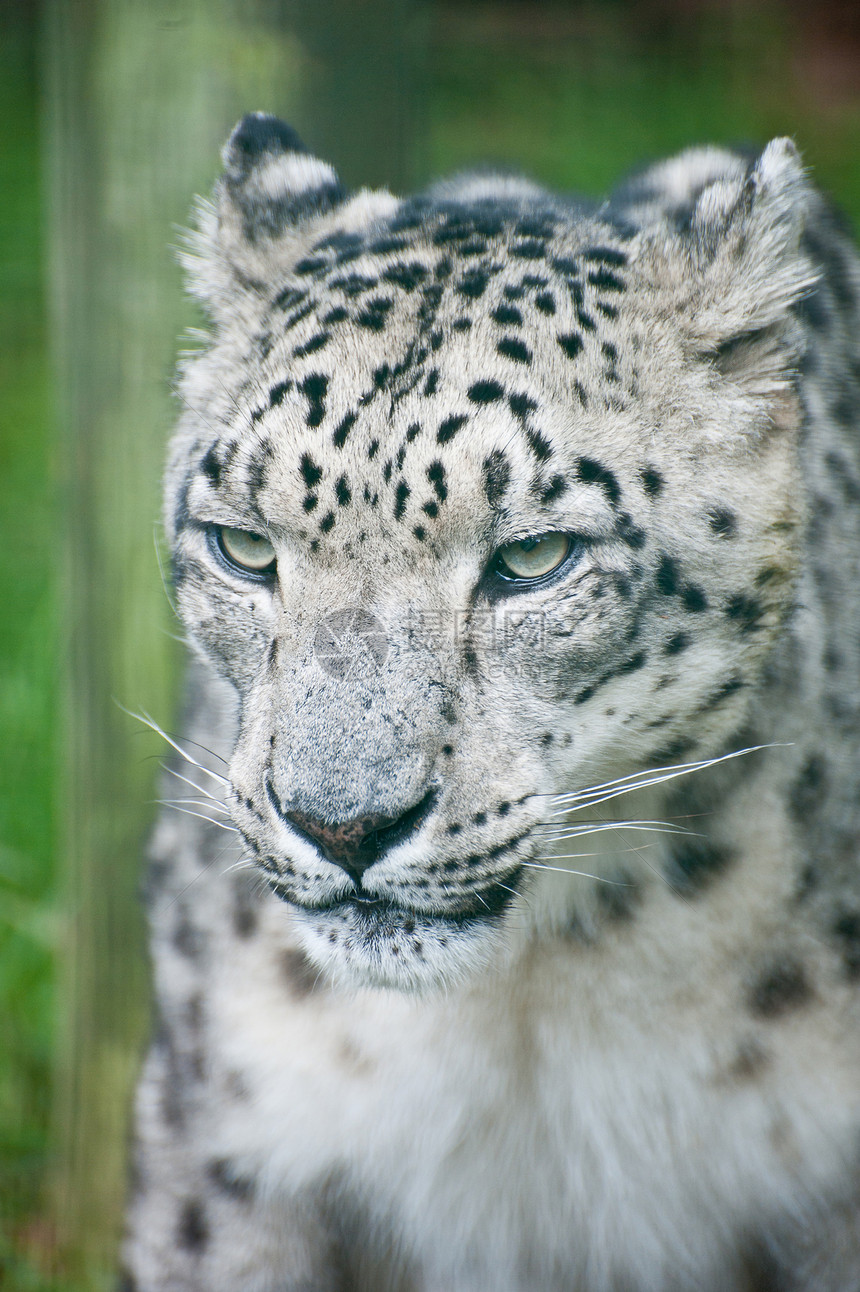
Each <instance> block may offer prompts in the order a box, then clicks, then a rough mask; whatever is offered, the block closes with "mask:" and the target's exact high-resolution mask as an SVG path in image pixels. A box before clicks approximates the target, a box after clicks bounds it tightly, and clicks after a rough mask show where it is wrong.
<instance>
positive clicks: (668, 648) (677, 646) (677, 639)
mask: <svg viewBox="0 0 860 1292" xmlns="http://www.w3.org/2000/svg"><path fill="white" fill-rule="evenodd" d="M691 640H692V639H691V638H690V636H689V634H688V633H675V634H674V635H673V636H672V637H670V638H669V640H668V641H667V642H666V645H665V646H664V647H663V654H664V655H680V653H681V651H684V650H686V649H687V647H688V646H689V645H690V641H691Z"/></svg>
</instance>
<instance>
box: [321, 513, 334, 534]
mask: <svg viewBox="0 0 860 1292" xmlns="http://www.w3.org/2000/svg"><path fill="white" fill-rule="evenodd" d="M333 528H334V512H333V511H327V512H326V514H325V515H324V516H323V518H322V520H321V521H320V533H321V534H327V533H328V532H329V530H331V529H333Z"/></svg>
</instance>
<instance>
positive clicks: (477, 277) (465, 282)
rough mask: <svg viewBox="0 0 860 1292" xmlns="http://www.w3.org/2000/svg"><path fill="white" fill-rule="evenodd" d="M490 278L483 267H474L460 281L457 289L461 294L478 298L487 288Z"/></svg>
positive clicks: (471, 298) (473, 298)
mask: <svg viewBox="0 0 860 1292" xmlns="http://www.w3.org/2000/svg"><path fill="white" fill-rule="evenodd" d="M488 282H489V278H488V276H487V274H486V273H485V272H484V271H483V270H481V269H472V270H470V271H469V272H468V273H467V274H464V275H463V277H462V278H461V279H460V281H459V282H458V284H457V286H456V288H455V290H456V291H457V292H458V294H459V295H460V296H467V297H468V298H469V299H470V300H477V299H478V298H479V297H480V296H483V294H484V292H485V291H486V290H487V283H488Z"/></svg>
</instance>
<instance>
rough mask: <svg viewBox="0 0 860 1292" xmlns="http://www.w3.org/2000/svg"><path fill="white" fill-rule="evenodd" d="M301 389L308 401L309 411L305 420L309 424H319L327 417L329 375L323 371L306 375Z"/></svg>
mask: <svg viewBox="0 0 860 1292" xmlns="http://www.w3.org/2000/svg"><path fill="white" fill-rule="evenodd" d="M299 390H300V391H301V393H302V394H303V395H304V396H305V398H306V399H307V401H308V412H307V417H306V418H305V422H306V423H307V425H308V426H319V424H320V422H321V421H322V420H323V418H324V417H325V397H326V391H327V390H328V377H327V376H326V375H325V374H324V373H322V372H313V373H311V374H310V376H308V377H305V379H304V381H303V382H302V384H301V385H300V386H299Z"/></svg>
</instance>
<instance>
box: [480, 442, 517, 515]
mask: <svg viewBox="0 0 860 1292" xmlns="http://www.w3.org/2000/svg"><path fill="white" fill-rule="evenodd" d="M510 479H511V467H510V463H509V462H508V459H507V457H506V456H505V454H504V453H503V452H502V451H501V449H494V450H493V452H492V453H491V454H490V455H489V457H487V458H485V459H484V492H485V493H486V495H487V501H488V502H489V504H490V506H491V507H497V506H498V505H499V503H500V502H501V500H502V498H503V497H504V495H505V491H506V490H507V487H508V485H509V483H510Z"/></svg>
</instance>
